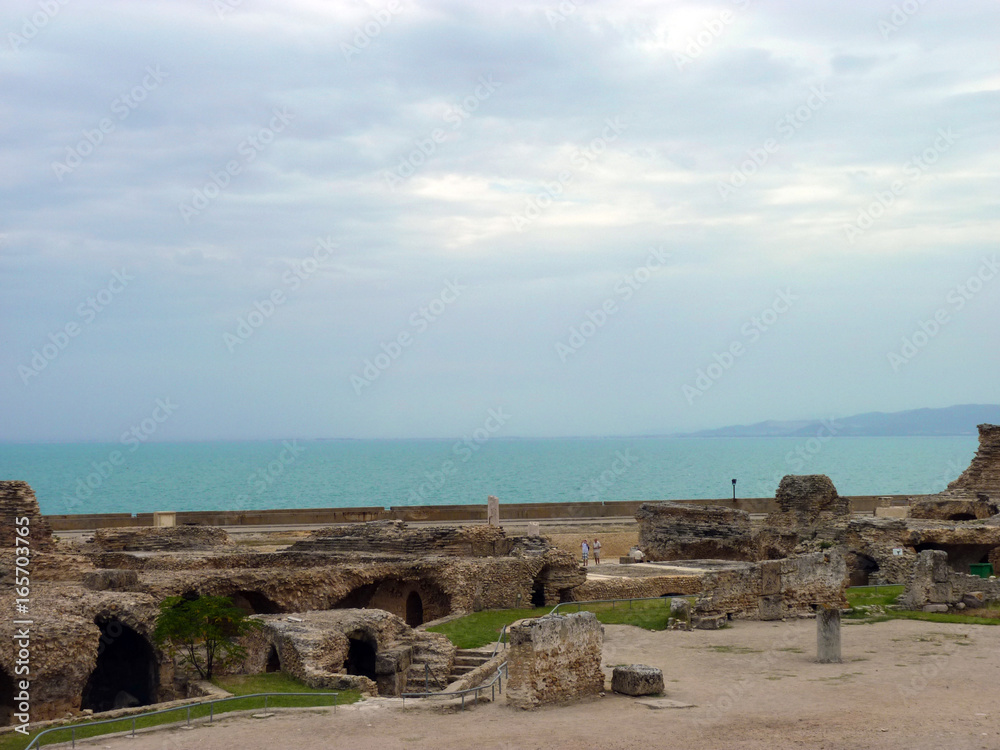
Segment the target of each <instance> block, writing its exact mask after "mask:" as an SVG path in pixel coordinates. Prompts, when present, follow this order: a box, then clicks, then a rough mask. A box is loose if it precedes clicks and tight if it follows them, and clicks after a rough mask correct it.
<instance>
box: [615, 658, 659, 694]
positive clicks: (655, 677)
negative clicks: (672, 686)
mask: <svg viewBox="0 0 1000 750" xmlns="http://www.w3.org/2000/svg"><path fill="white" fill-rule="evenodd" d="M611 689H612V690H613V691H614V692H616V693H621V694H622V695H660V694H661V693H662V692H663V671H662V670H661V669H659V668H657V667H650V666H647V665H645V664H619V665H618V666H617V667H615V668H614V669H613V670H612V672H611Z"/></svg>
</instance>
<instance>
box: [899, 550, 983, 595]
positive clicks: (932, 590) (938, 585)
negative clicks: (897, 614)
mask: <svg viewBox="0 0 1000 750" xmlns="http://www.w3.org/2000/svg"><path fill="white" fill-rule="evenodd" d="M973 592H982V594H983V601H984V602H992V601H1000V578H994V579H989V578H980V577H979V576H972V575H967V574H965V573H959V572H956V571H955V570H954V569H952V567H951V566H950V565H949V563H948V554H947V553H946V552H944V551H942V550H925V551H923V552H921V553H920V554H919V555H918V556H917V562H916V565H914V566H913V571H912V573H911V574H910V577H909V579H908V580H907V581H906V590H905V591H904V592H903V595H902V597H901V598H900V602H901V603H902V604H903V606H905V607H907V608H908V609H920V608H921V607H923V606H925V605H927V604H945V605H948V606H954V605H955V604H958V603H959V602H962V600H963V599H964V598H965V597H966V595H969V594H971V593H973Z"/></svg>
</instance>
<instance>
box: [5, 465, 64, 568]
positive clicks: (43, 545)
mask: <svg viewBox="0 0 1000 750" xmlns="http://www.w3.org/2000/svg"><path fill="white" fill-rule="evenodd" d="M18 518H27V519H28V523H27V527H28V528H29V529H30V533H29V534H28V539H29V544H28V546H29V547H30V548H32V549H34V550H43V551H45V550H51V549H52V548H53V547H54V544H55V542H54V541H53V539H52V529H51V527H50V526H49V522H48V521H46V520H45V517H44V516H43V515H42V514H41V511H39V509H38V498H36V497H35V492H34V490H32V489H31V487H30V486H28V483H27V482H18V481H10V480H2V481H0V549H3V550H9V549H11V548H12V547H13V546H14V538H15V536H16V537H17V538H19V539H23V537H21V536H19V535H18V534H17V531H16V529H17V528H18V527H19V526H20V524H18V523H17V522H16V519H18Z"/></svg>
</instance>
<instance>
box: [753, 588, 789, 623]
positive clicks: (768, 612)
mask: <svg viewBox="0 0 1000 750" xmlns="http://www.w3.org/2000/svg"><path fill="white" fill-rule="evenodd" d="M757 609H758V612H759V615H760V619H761V620H780V619H781V618H782V617H784V616H785V603H784V601H783V600H782V598H781V594H777V595H773V596H762V597H760V600H759V603H758V607H757Z"/></svg>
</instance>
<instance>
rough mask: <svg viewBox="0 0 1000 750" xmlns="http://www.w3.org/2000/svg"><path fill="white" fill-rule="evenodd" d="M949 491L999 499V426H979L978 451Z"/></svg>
mask: <svg viewBox="0 0 1000 750" xmlns="http://www.w3.org/2000/svg"><path fill="white" fill-rule="evenodd" d="M948 490H949V491H965V492H970V493H977V492H982V493H985V494H986V495H989V496H990V497H991V498H997V499H1000V425H995V424H981V425H979V449H978V450H977V451H976V455H975V456H974V457H973V459H972V463H970V464H969V466H968V468H967V469H966V470H965V471H963V472H962V473H961V475H960V476H959V477H958V479H956V480H955V481H954V482H952V483H951V484H949V485H948Z"/></svg>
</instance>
